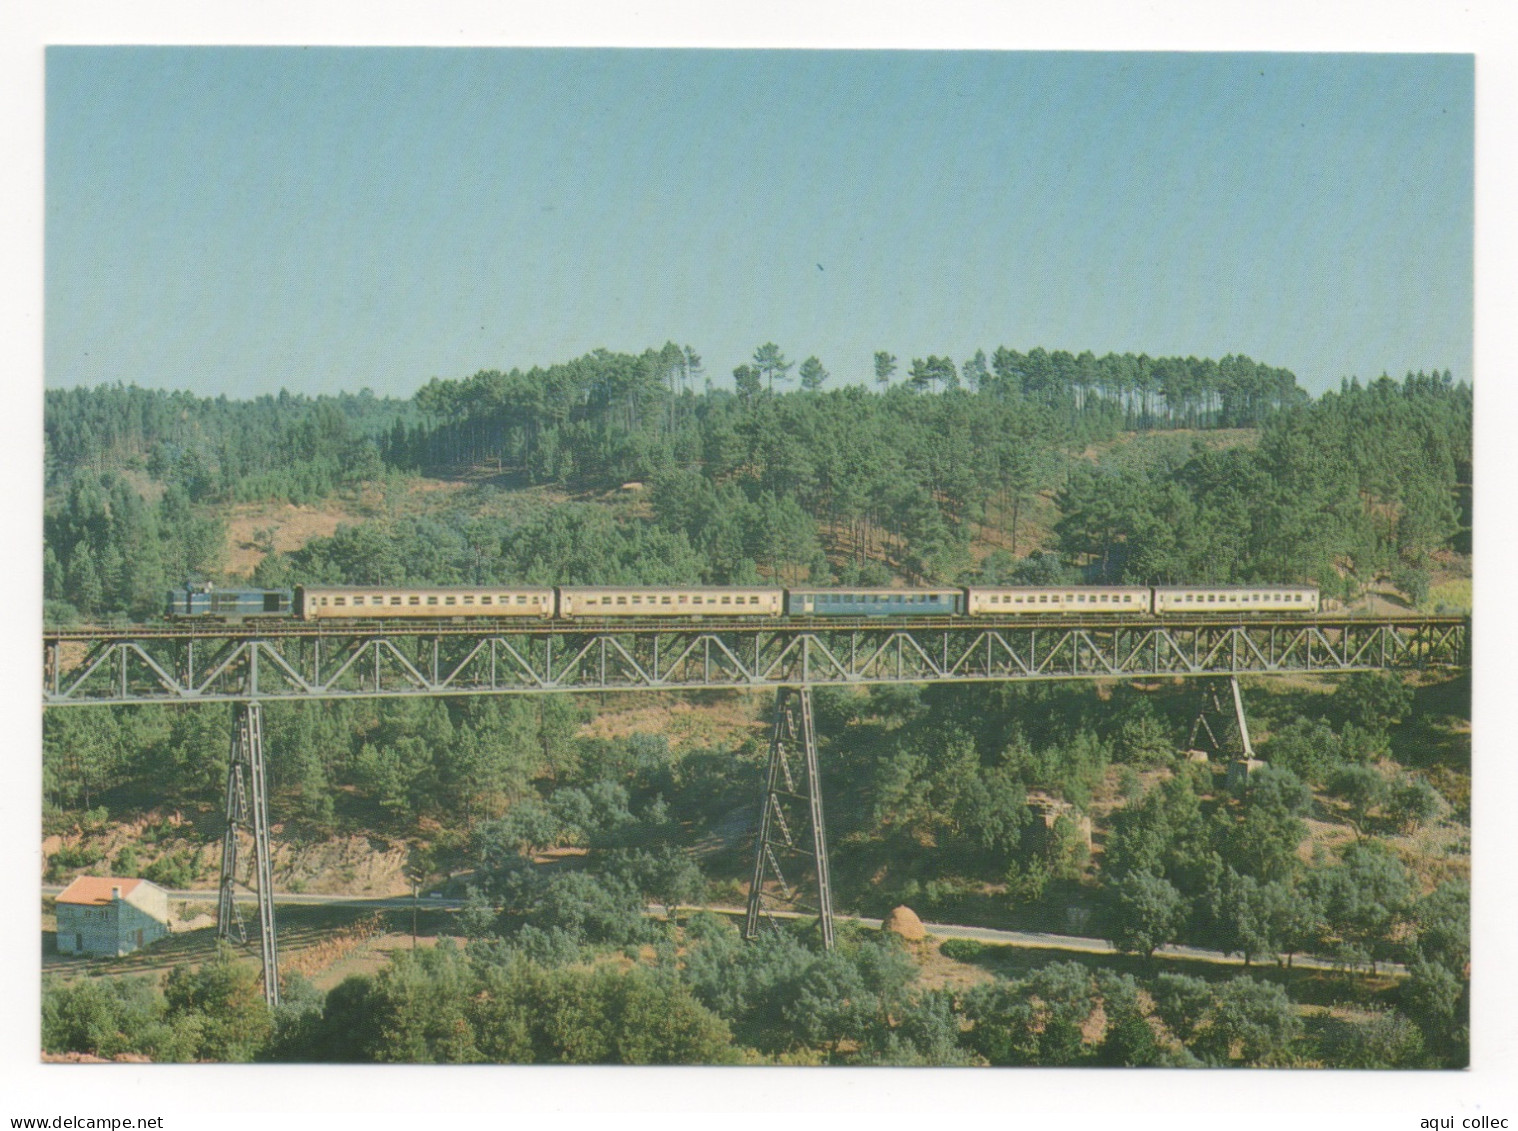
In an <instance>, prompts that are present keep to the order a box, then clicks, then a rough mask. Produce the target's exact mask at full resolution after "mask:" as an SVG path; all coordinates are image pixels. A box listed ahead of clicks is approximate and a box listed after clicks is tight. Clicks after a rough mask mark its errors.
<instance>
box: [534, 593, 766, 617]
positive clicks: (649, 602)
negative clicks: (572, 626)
mask: <svg viewBox="0 0 1518 1131" xmlns="http://www.w3.org/2000/svg"><path fill="white" fill-rule="evenodd" d="M783 593H784V590H781V589H757V588H756V589H745V588H717V589H710V588H708V589H699V588H679V587H669V588H648V587H643V586H632V587H626V588H622V587H617V586H580V587H575V588H570V587H566V586H560V587H559V616H560V617H562V618H564V619H566V620H600V619H601V618H602V617H778V616H779V615H780V614H781V598H782V595H783Z"/></svg>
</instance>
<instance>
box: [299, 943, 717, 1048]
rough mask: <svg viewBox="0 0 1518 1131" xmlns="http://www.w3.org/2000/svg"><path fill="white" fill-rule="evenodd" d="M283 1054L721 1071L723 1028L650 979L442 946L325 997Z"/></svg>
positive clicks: (674, 987)
mask: <svg viewBox="0 0 1518 1131" xmlns="http://www.w3.org/2000/svg"><path fill="white" fill-rule="evenodd" d="M281 1052H282V1057H281V1058H282V1059H291V1060H307V1059H311V1060H326V1059H335V1060H347V1061H372V1062H390V1063H410V1064H443V1063H481V1062H483V1063H513V1064H532V1063H539V1064H553V1063H559V1064H724V1063H730V1062H731V1061H732V1060H733V1059H734V1052H733V1049H732V1046H731V1037H730V1035H729V1032H728V1029H727V1026H726V1025H725V1024H724V1023H723V1022H722V1021H721V1020H720V1019H719V1018H717V1017H715V1016H713V1015H712V1014H711V1013H710V1012H709V1011H708V1010H706V1009H705V1008H703V1007H702V1006H701V1005H700V1004H699V1003H697V1002H696V1001H695V1000H694V999H693V998H692V997H691V995H690V992H689V991H688V990H687V989H686V988H685V987H684V986H683V985H681V984H680V983H679V982H676V981H674V980H672V979H670V978H668V977H666V976H663V975H661V974H659V973H657V972H652V971H647V970H643V969H639V968H636V967H635V968H633V969H632V970H630V971H628V972H626V973H621V972H618V971H616V970H614V969H609V968H606V967H600V968H596V969H593V970H587V969H583V968H566V969H545V968H544V967H542V966H540V965H538V964H537V963H534V962H532V961H530V960H528V959H525V958H523V957H521V956H520V955H515V954H509V953H508V954H507V955H505V956H504V957H503V959H502V960H501V961H495V960H493V959H492V958H490V957H488V956H487V953H486V952H482V956H481V957H475V956H474V952H473V950H472V949H471V951H470V952H468V953H466V952H461V951H458V950H456V949H455V948H453V947H452V946H451V945H449V944H448V943H446V942H444V943H441V944H439V945H438V946H437V947H435V948H432V949H428V950H420V951H401V952H397V953H396V954H395V956H394V958H393V960H392V962H391V963H390V965H389V966H387V967H386V968H385V969H384V970H382V971H381V972H380V973H379V975H378V976H376V977H375V978H373V979H369V978H361V977H357V978H350V979H349V980H348V981H347V982H344V983H343V984H342V985H341V986H339V987H337V988H336V989H335V990H333V991H332V992H331V993H330V994H328V995H327V1001H326V1005H325V1007H324V1009H323V1011H322V1016H321V1019H320V1021H319V1022H318V1023H317V1024H315V1025H313V1026H311V1027H310V1029H309V1030H308V1031H306V1032H305V1033H303V1034H301V1035H300V1038H299V1040H296V1041H292V1043H291V1044H290V1045H289V1046H288V1047H286V1048H284V1049H282V1050H281Z"/></svg>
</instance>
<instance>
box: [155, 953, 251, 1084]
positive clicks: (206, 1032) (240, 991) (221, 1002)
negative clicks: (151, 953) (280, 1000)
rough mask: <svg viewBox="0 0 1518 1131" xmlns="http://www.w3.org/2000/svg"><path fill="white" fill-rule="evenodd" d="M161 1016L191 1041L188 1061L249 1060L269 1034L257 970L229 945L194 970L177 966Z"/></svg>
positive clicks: (171, 973) (166, 985)
mask: <svg viewBox="0 0 1518 1131" xmlns="http://www.w3.org/2000/svg"><path fill="white" fill-rule="evenodd" d="M163 997H164V1006H165V1014H164V1016H165V1019H166V1020H167V1021H168V1022H169V1023H170V1024H171V1025H173V1026H174V1027H175V1029H176V1030H177V1031H179V1032H181V1033H182V1034H184V1035H185V1036H186V1037H187V1039H188V1042H189V1047H188V1049H187V1050H186V1051H187V1054H188V1055H187V1056H186V1057H185V1059H188V1060H214V1061H247V1060H252V1059H253V1058H254V1057H255V1056H256V1055H257V1054H258V1053H259V1052H260V1051H261V1050H262V1049H263V1047H264V1046H265V1045H266V1044H267V1042H268V1041H269V1039H270V1037H271V1036H272V1034H273V1028H274V1021H273V1018H272V1017H271V1015H270V1013H269V1009H268V1006H267V1005H266V1004H265V1002H264V995H263V990H262V989H261V988H260V987H259V984H258V974H257V972H256V971H255V970H254V968H253V967H252V966H251V965H249V964H248V963H245V962H239V961H238V960H237V959H236V958H235V957H234V956H233V953H232V951H231V949H230V948H229V947H227V946H226V945H225V944H223V945H221V946H219V947H218V948H217V951H216V956H215V957H214V958H213V959H212V960H211V961H209V962H205V963H202V964H201V965H200V966H199V967H198V968H196V969H191V968H190V967H188V966H183V965H180V966H175V967H174V968H173V969H172V970H170V971H169V976H168V978H167V979H166V980H165V981H164V987H163Z"/></svg>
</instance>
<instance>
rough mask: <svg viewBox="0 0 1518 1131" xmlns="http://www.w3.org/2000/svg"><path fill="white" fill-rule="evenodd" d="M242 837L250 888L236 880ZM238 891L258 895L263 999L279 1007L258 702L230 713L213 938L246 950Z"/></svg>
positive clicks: (235, 708)
mask: <svg viewBox="0 0 1518 1131" xmlns="http://www.w3.org/2000/svg"><path fill="white" fill-rule="evenodd" d="M244 836H247V837H249V838H250V839H251V841H252V844H253V852H252V857H253V858H252V860H251V865H252V868H251V871H252V883H250V884H245V883H243V881H241V880H240V879H239V877H238V870H239V869H238V855H239V850H240V847H241V840H242V838H243V837H244ZM238 887H244V888H249V889H252V890H254V891H256V892H257V895H258V940H259V948H260V951H261V952H262V957H263V981H264V999H265V1000H266V1001H267V1002H268V1003H269V1006H270V1008H273V1007H274V1006H276V1005H278V1004H279V955H278V951H277V949H276V946H275V932H274V868H273V861H272V860H271V858H270V854H269V802H268V790H267V786H266V779H265V776H264V739H263V709H262V708H261V707H260V706H259V704H258V702H257V701H253V702H247V703H237V704H235V705H234V706H233V708H232V751H231V756H230V758H229V759H228V761H227V828H226V835H225V838H224V839H223V840H222V843H221V891H220V897H219V899H218V901H217V907H216V937H217V938H218V939H233V940H235V941H236V942H238V943H239V944H241V945H244V946H246V945H247V942H248V932H247V928H246V927H245V926H244V925H243V921H242V912H241V911H240V910H238V907H237V889H238Z"/></svg>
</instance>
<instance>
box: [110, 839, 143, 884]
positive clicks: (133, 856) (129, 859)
mask: <svg viewBox="0 0 1518 1131" xmlns="http://www.w3.org/2000/svg"><path fill="white" fill-rule="evenodd" d="M140 868H141V865H140V864H139V863H138V862H137V850H136V849H134V848H133V847H132V846H131V845H130V844H128V845H126V846H124V847H123V848H122V849H121V851H120V852H118V853H116V859H115V860H113V861H111V875H113V876H126V877H129V878H130V877H135V876H136V875H137V874H138V870H139V869H140Z"/></svg>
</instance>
